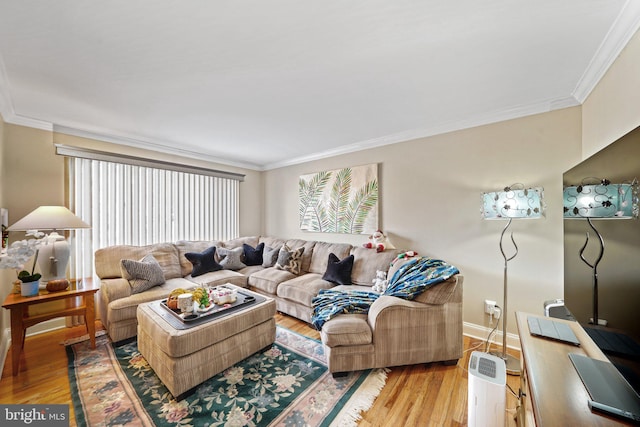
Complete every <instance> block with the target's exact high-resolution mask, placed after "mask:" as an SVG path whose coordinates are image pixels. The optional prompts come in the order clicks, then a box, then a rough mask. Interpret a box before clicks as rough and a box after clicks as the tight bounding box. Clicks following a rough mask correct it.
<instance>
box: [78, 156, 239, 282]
mask: <svg viewBox="0 0 640 427" xmlns="http://www.w3.org/2000/svg"><path fill="white" fill-rule="evenodd" d="M67 162H68V171H69V196H70V197H69V203H70V208H71V210H72V211H74V212H75V213H76V215H78V216H79V217H80V218H82V219H83V220H85V221H86V222H88V223H89V224H90V225H91V228H90V229H87V230H78V231H76V233H75V236H74V237H72V240H71V244H72V249H73V252H74V254H75V259H73V260H72V265H71V277H76V278H80V277H92V276H93V265H94V253H95V251H96V250H97V249H99V248H104V247H107V246H112V245H148V244H153V243H160V242H175V241H178V240H214V239H216V240H228V239H232V238H235V237H237V236H238V234H239V216H240V215H239V187H240V183H239V181H238V180H237V179H230V178H224V177H217V176H206V175H200V174H195V173H186V172H182V171H173V170H166V169H157V168H153V167H146V166H138V165H131V164H123V163H114V162H109V161H102V160H93V159H85V158H75V157H67Z"/></svg>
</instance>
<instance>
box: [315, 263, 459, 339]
mask: <svg viewBox="0 0 640 427" xmlns="http://www.w3.org/2000/svg"><path fill="white" fill-rule="evenodd" d="M458 273H459V271H458V269H457V268H456V267H454V266H453V265H450V264H447V263H446V262H444V261H442V260H439V259H433V258H426V257H418V258H412V259H411V260H409V261H408V262H406V263H405V264H404V265H403V266H402V267H400V268H399V269H398V270H397V271H396V272H395V273H394V274H393V276H392V277H391V278H390V279H389V285H388V286H387V290H386V291H385V292H384V293H383V294H382V295H390V296H394V297H398V298H403V299H407V300H412V299H414V298H415V297H416V296H418V295H420V294H421V293H422V292H424V291H425V290H426V289H427V288H429V287H431V286H433V285H435V284H438V283H441V282H444V281H446V280H448V279H449V278H450V277H452V276H454V275H456V274H458ZM380 295H381V294H377V293H375V292H367V291H356V290H353V291H335V290H332V289H323V290H321V291H320V293H318V296H316V297H315V298H314V299H313V300H312V305H313V314H312V316H311V323H312V324H313V326H315V327H316V329H318V330H320V329H321V328H322V325H324V323H325V322H326V321H328V320H329V319H331V318H332V317H334V316H335V315H336V314H340V313H360V314H364V313H368V312H369V307H371V304H373V302H374V301H375V300H376V299H378V298H379V297H380Z"/></svg>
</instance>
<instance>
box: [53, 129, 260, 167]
mask: <svg viewBox="0 0 640 427" xmlns="http://www.w3.org/2000/svg"><path fill="white" fill-rule="evenodd" d="M53 132H56V133H62V134H65V135H71V136H77V137H80V138H87V139H95V140H98V141H104V142H110V143H112V144H117V145H124V146H127V147H133V148H141V149H144V150H150V151H156V152H159V153H164V154H171V155H175V156H181V157H186V158H189V159H197V160H205V161H208V162H212V163H217V164H221V165H226V166H233V167H238V168H244V169H250V170H258V171H259V170H261V168H260V166H258V165H255V164H253V163H248V162H234V161H231V160H226V159H222V158H219V157H214V156H210V155H207V154H204V153H202V152H195V151H191V150H185V149H182V148H177V147H170V146H168V145H165V144H162V143H158V142H156V141H149V140H143V139H137V138H136V139H134V138H129V137H127V136H121V135H114V134H104V133H98V132H93V131H87V130H82V129H77V128H73V127H68V126H62V125H55V124H54V125H53Z"/></svg>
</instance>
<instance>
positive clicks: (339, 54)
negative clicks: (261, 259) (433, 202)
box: [0, 0, 640, 170]
mask: <svg viewBox="0 0 640 427" xmlns="http://www.w3.org/2000/svg"><path fill="white" fill-rule="evenodd" d="M639 23H640V1H637V0H627V1H625V0H561V1H559V0H536V1H531V0H528V1H525V0H484V1H478V0H456V1H451V0H449V1H447V0H420V1H419V0H414V1H412V0H393V1H389V0H360V1H338V0H324V1H315V2H311V1H300V0H271V1H264V0H234V1H232V0H225V1H222V0H188V1H186V0H185V1H168V0H136V1H129V0H109V1H102V2H97V1H82V0H56V1H47V0H20V1H15V0H0V113H2V116H3V117H4V119H5V121H7V122H9V123H17V124H23V125H26V126H32V127H38V128H44V129H53V130H56V131H60V132H65V133H70V134H75V135H82V136H89V137H90V136H94V137H95V136H97V137H99V138H101V139H104V140H108V141H113V142H118V143H121V144H125V145H133V146H140V147H144V148H152V149H155V150H158V151H162V152H167V153H174V154H179V155H183V156H188V157H194V158H201V159H206V160H211V161H215V162H220V163H224V164H229V165H236V166H243V167H248V168H252V169H257V170H265V169H271V168H275V167H279V166H285V165H290V164H294V163H299V162H302V161H306V160H312V159H316V158H320V157H324V156H327V155H332V154H340V153H345V152H350V151H355V150H359V149H363V148H368V147H372V146H377V145H382V144H389V143H394V142H399V141H406V140H409V139H412V138H419V137H423V136H429V135H434V134H438V133H442V132H447V131H452V130H456V129H461V128H466V127H471V126H476V125H480V124H485V123H491V122H495V121H499V120H506V119H510V118H515V117H520V116H524V115H528V114H535V113H540V112H545V111H550V110H554V109H557V108H564V107H567V106H572V105H579V104H581V103H582V102H583V101H584V100H585V99H586V97H587V96H588V94H589V93H590V91H591V90H592V89H593V87H594V86H595V84H597V82H598V80H599V79H600V78H601V77H602V75H603V74H604V72H605V71H606V70H607V68H608V67H609V66H610V64H611V63H612V62H613V61H614V60H615V58H616V56H617V55H618V54H619V53H620V51H621V50H622V48H623V47H624V46H625V45H626V43H627V42H628V41H629V39H630V38H631V36H632V35H633V33H635V31H636V30H637V29H638V26H639V25H640V24H639Z"/></svg>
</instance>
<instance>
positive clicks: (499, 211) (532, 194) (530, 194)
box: [482, 184, 544, 375]
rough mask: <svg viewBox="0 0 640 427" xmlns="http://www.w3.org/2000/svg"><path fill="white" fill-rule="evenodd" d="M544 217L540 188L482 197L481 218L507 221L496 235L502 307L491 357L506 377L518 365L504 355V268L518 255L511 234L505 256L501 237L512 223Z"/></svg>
mask: <svg viewBox="0 0 640 427" xmlns="http://www.w3.org/2000/svg"><path fill="white" fill-rule="evenodd" d="M543 215H544V190H543V189H542V188H541V187H534V188H525V187H524V185H522V184H513V185H511V186H509V187H506V188H505V189H504V190H502V191H494V192H490V193H483V194H482V217H483V218H484V219H496V220H500V219H501V220H507V221H508V222H507V225H505V227H504V228H503V229H502V233H500V253H501V254H502V257H503V258H504V277H503V279H504V290H503V303H502V352H501V353H492V354H495V355H496V356H498V357H500V358H501V359H503V360H504V362H505V364H506V366H507V373H508V374H511V375H519V374H520V361H519V360H518V359H517V358H515V357H513V356H511V355H509V354H507V313H508V311H507V291H508V286H507V264H508V262H509V261H511V260H512V259H514V258H515V257H516V255H518V245H516V241H515V239H514V238H513V232H512V233H511V242H512V243H513V246H514V252H513V254H512V255H507V254H506V253H505V250H504V246H503V243H502V242H503V239H504V235H505V233H506V231H507V229H508V228H509V226H510V225H511V221H512V220H514V219H538V218H542V216H543Z"/></svg>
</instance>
